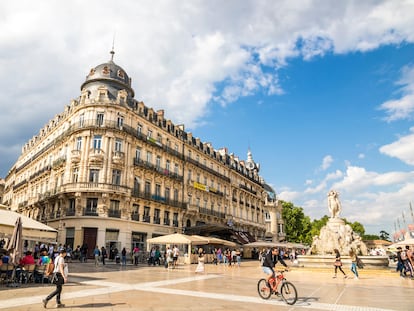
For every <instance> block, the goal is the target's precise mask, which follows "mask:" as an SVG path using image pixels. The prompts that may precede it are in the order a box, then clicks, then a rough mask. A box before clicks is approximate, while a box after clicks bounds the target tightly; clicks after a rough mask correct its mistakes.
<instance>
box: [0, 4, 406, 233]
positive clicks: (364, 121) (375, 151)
mask: <svg viewBox="0 0 414 311" xmlns="http://www.w3.org/2000/svg"><path fill="white" fill-rule="evenodd" d="M331 3H332V2H331V1H321V0H319V1H306V2H303V1H300V2H299V1H281V0H280V1H265V0H262V1H260V0H258V1H248V0H245V1H226V2H224V3H223V2H222V1H157V2H155V3H154V2H151V1H122V2H120V3H117V4H114V3H113V2H112V1H108V0H104V1H94V0H93V1H88V3H83V2H82V1H71V2H70V3H64V4H63V3H60V4H59V6H58V5H57V4H56V3H55V2H54V1H49V0H45V1H42V2H38V3H33V2H32V1H14V2H13V3H7V2H6V3H1V4H0V12H1V13H0V27H1V29H2V30H3V31H2V32H1V33H0V66H1V68H2V70H1V71H0V81H1V82H2V86H3V87H2V91H3V92H2V93H3V94H2V95H3V96H2V97H1V98H0V109H1V111H2V113H1V114H0V122H1V124H2V131H1V132H0V176H1V177H3V178H4V177H5V176H6V174H7V172H8V170H9V168H10V167H11V165H12V164H13V163H14V162H15V160H16V159H17V157H18V156H19V154H20V151H21V146H22V145H23V144H24V143H25V142H26V141H28V140H29V139H30V138H31V137H33V136H34V135H36V134H37V133H38V131H39V130H40V128H42V127H43V126H44V125H45V124H46V123H47V122H48V121H49V120H50V119H52V118H53V117H54V116H55V115H56V114H57V113H60V112H62V111H63V109H64V106H65V105H66V104H68V103H69V102H70V100H71V99H72V98H77V97H78V96H79V95H80V90H79V88H80V85H81V84H82V82H83V81H84V79H85V77H86V74H87V73H88V72H89V69H90V68H91V67H94V66H96V65H98V64H100V63H103V62H105V61H107V60H109V58H110V55H109V50H110V49H111V47H112V43H113V41H115V52H116V53H115V62H116V63H117V64H118V65H120V66H122V67H123V68H124V69H125V70H126V72H127V73H128V74H129V76H130V77H132V86H133V88H134V90H135V94H136V96H135V98H136V99H138V100H143V101H144V102H145V104H146V105H147V106H149V107H153V108H154V109H164V110H165V114H166V117H167V118H170V119H171V120H172V121H173V122H174V123H176V124H179V123H184V124H185V126H186V130H187V131H191V132H192V133H193V136H198V137H200V139H201V140H202V141H205V142H211V143H212V144H213V147H214V148H216V149H219V148H221V147H227V148H228V150H229V152H232V153H234V154H235V155H237V156H239V157H240V158H241V159H245V158H246V154H247V150H248V149H249V148H250V150H251V151H252V154H253V158H254V159H255V161H257V162H259V163H260V165H261V171H260V173H261V175H262V176H263V177H264V178H265V180H266V182H267V183H268V184H269V185H271V186H272V187H273V188H274V189H275V191H276V192H277V195H278V197H279V198H280V199H283V200H286V201H291V202H293V203H294V204H295V205H296V206H301V207H303V209H304V212H305V214H306V215H308V216H310V217H311V219H314V218H320V217H322V216H323V215H325V214H327V213H328V210H327V196H326V194H327V192H328V191H329V190H330V189H335V190H337V191H339V193H340V200H341V202H342V205H343V212H342V216H343V217H345V218H347V219H348V220H349V221H359V222H361V223H362V224H363V225H364V226H365V228H366V231H367V233H372V234H378V233H379V231H380V230H385V231H387V232H389V233H393V231H394V226H395V223H396V222H397V220H399V221H400V223H401V224H403V220H402V214H403V213H405V218H406V221H407V222H414V220H412V221H411V216H410V210H409V203H410V202H412V201H414V170H413V165H414V148H413V147H412V146H413V145H414V127H413V111H414V60H413V55H414V34H413V32H412V31H411V30H412V29H414V13H413V12H414V2H413V1H409V0H407V1H364V2H362V4H361V1H341V2H340V3H336V4H335V7H333V6H331ZM114 38H115V40H114Z"/></svg>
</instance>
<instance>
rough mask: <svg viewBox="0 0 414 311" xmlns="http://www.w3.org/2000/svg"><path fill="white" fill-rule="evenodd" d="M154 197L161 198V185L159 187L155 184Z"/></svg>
mask: <svg viewBox="0 0 414 311" xmlns="http://www.w3.org/2000/svg"><path fill="white" fill-rule="evenodd" d="M155 195H156V196H157V197H160V196H161V185H159V184H155Z"/></svg>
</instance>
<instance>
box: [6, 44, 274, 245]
mask: <svg viewBox="0 0 414 311" xmlns="http://www.w3.org/2000/svg"><path fill="white" fill-rule="evenodd" d="M111 54H112V57H111V60H110V61H108V62H106V63H103V64H101V65H98V66H96V67H95V68H92V69H91V70H90V72H89V74H88V75H87V77H86V80H85V82H84V83H83V84H82V86H81V94H80V97H79V98H78V99H77V100H73V101H72V102H71V103H70V104H69V105H67V106H66V107H65V109H64V111H63V112H62V113H60V114H58V115H56V116H55V117H54V118H53V119H52V120H50V122H49V123H48V124H46V125H45V126H44V127H43V128H42V129H41V130H40V132H39V133H38V135H36V136H34V137H33V138H32V139H31V140H30V141H28V142H27V143H26V144H25V145H24V146H23V148H22V154H21V156H20V157H19V158H18V160H17V161H16V163H15V164H14V165H13V167H12V168H11V169H10V171H9V174H8V176H7V177H6V180H5V190H4V198H3V202H4V203H5V204H6V205H9V206H10V207H11V209H12V210H17V211H18V212H21V213H23V214H25V215H26V216H29V217H32V218H34V219H36V220H39V221H42V222H44V223H46V224H48V225H49V226H52V227H54V228H57V229H58V231H59V235H58V243H62V244H69V245H72V246H75V247H76V246H77V245H81V244H82V243H83V242H86V243H87V244H88V246H89V250H90V251H92V249H93V247H94V245H99V246H102V245H105V246H106V247H109V248H113V247H117V248H118V249H121V248H122V247H126V248H127V249H131V248H132V247H133V246H134V245H138V246H139V247H140V248H141V249H145V248H146V239H147V238H151V237H155V236H158V235H164V234H169V233H174V232H188V233H191V232H194V233H199V234H216V235H219V236H221V237H224V238H228V239H239V240H240V242H242V241H243V239H244V242H246V241H247V240H254V239H255V238H256V239H257V238H264V236H265V233H266V223H265V214H266V212H267V211H266V209H267V208H269V207H271V206H269V205H268V204H267V203H266V202H268V200H267V192H266V191H265V190H266V189H265V184H264V183H263V180H262V179H261V178H260V176H259V166H258V165H257V164H256V163H255V162H254V161H253V159H252V156H251V153H250V151H249V154H248V160H247V161H243V160H240V159H239V158H238V157H236V156H234V155H233V154H229V153H228V152H227V150H226V149H225V148H222V149H215V148H213V146H212V145H211V144H210V143H205V142H202V141H201V140H200V139H199V138H197V137H193V136H192V134H191V133H190V132H186V131H185V128H184V126H183V125H176V124H174V123H172V121H171V120H168V119H166V118H165V117H164V111H163V110H158V111H154V110H153V109H152V108H149V107H147V106H146V105H145V104H144V103H143V102H140V101H137V100H135V99H134V90H133V89H132V87H131V79H130V77H129V76H128V74H127V73H126V72H125V71H124V70H123V69H122V68H121V67H120V66H118V65H117V64H115V63H114V61H113V52H111ZM273 229H275V228H273ZM273 229H272V233H273V234H277V232H274V230H273ZM276 231H277V230H276Z"/></svg>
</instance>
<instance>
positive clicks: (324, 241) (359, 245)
mask: <svg viewBox="0 0 414 311" xmlns="http://www.w3.org/2000/svg"><path fill="white" fill-rule="evenodd" d="M328 209H329V212H330V213H331V218H329V220H328V222H327V223H326V225H325V226H323V227H322V228H321V230H320V232H319V236H314V237H313V242H312V246H311V248H310V249H309V251H308V254H309V255H314V254H316V255H326V254H332V252H333V250H334V249H338V250H339V253H340V254H341V255H347V254H348V253H349V250H350V249H351V248H352V249H354V250H355V251H357V253H358V254H360V255H364V256H365V255H367V254H368V249H367V247H366V245H365V244H364V242H363V241H362V239H361V237H360V236H358V235H357V234H356V233H354V231H353V230H352V227H351V226H350V225H349V224H345V221H344V220H343V219H341V218H340V213H341V209H342V208H341V203H340V202H339V193H338V192H337V191H335V190H331V191H329V193H328Z"/></svg>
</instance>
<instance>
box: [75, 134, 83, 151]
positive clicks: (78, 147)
mask: <svg viewBox="0 0 414 311" xmlns="http://www.w3.org/2000/svg"><path fill="white" fill-rule="evenodd" d="M81 149H82V137H76V150H81Z"/></svg>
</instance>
